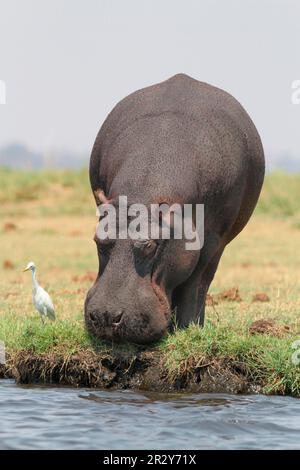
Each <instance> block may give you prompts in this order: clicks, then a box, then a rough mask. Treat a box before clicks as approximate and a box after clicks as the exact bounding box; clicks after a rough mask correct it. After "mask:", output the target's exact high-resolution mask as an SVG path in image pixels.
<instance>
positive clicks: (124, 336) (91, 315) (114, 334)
mask: <svg viewBox="0 0 300 470" xmlns="http://www.w3.org/2000/svg"><path fill="white" fill-rule="evenodd" d="M85 322H86V326H87V329H88V331H89V332H90V333H91V334H92V335H93V336H95V337H97V338H102V339H106V340H114V341H129V342H132V343H137V344H149V343H152V342H154V341H157V340H159V339H160V338H161V337H162V336H163V335H164V334H165V333H166V331H167V329H168V323H169V322H168V321H167V319H166V318H165V316H161V315H153V314H152V312H151V313H150V312H149V313H147V312H139V313H133V312H127V311H125V310H124V309H119V310H116V311H115V310H108V309H103V310H101V309H95V308H89V306H88V305H87V306H86V311H85Z"/></svg>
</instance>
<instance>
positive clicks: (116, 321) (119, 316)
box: [112, 309, 124, 326]
mask: <svg viewBox="0 0 300 470" xmlns="http://www.w3.org/2000/svg"><path fill="white" fill-rule="evenodd" d="M123 315H124V311H123V310H122V309H121V310H119V311H118V312H117V313H116V315H115V317H114V321H113V323H112V326H118V325H119V324H120V323H121V320H122V317H123Z"/></svg>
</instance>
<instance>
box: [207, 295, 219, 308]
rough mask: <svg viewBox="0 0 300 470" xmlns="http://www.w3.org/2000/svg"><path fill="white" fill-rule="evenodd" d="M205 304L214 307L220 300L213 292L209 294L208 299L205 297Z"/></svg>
mask: <svg viewBox="0 0 300 470" xmlns="http://www.w3.org/2000/svg"><path fill="white" fill-rule="evenodd" d="M205 305H207V306H209V307H213V306H214V305H218V301H217V299H216V296H214V295H212V294H207V295H206V299H205Z"/></svg>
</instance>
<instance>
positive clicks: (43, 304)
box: [23, 261, 55, 323]
mask: <svg viewBox="0 0 300 470" xmlns="http://www.w3.org/2000/svg"><path fill="white" fill-rule="evenodd" d="M29 270H30V271H31V274H32V286H33V287H32V300H33V305H34V306H35V308H36V309H37V311H38V312H39V314H40V316H41V320H42V323H44V321H45V317H48V318H49V319H50V320H55V310H54V306H53V302H52V300H51V297H50V295H49V294H48V293H47V292H46V291H45V289H43V288H42V287H41V286H40V285H39V283H38V282H37V279H36V266H35V264H34V263H33V262H32V261H31V262H30V263H28V264H27V266H26V268H25V269H23V271H29Z"/></svg>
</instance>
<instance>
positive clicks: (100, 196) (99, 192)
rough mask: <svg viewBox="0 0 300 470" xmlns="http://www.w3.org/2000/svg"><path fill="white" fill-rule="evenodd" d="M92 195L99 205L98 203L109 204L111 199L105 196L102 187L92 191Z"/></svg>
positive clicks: (98, 204)
mask: <svg viewBox="0 0 300 470" xmlns="http://www.w3.org/2000/svg"><path fill="white" fill-rule="evenodd" d="M94 197H95V201H96V204H97V206H100V204H109V203H110V202H111V199H108V198H107V197H106V196H105V193H104V191H103V189H100V188H99V189H96V190H95V191H94Z"/></svg>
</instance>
